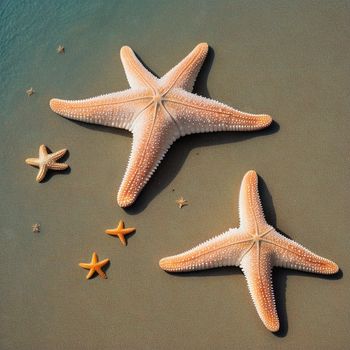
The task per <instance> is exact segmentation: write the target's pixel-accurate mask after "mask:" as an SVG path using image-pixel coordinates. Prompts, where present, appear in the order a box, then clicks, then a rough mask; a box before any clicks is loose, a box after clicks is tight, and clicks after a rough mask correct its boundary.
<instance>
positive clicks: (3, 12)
mask: <svg viewBox="0 0 350 350" xmlns="http://www.w3.org/2000/svg"><path fill="white" fill-rule="evenodd" d="M349 22H350V3H349V1H332V2H328V3H327V2H324V1H322V2H321V1H320V2H318V1H316V2H305V1H293V2H288V1H281V2H275V1H250V2H245V1H234V2H231V1H215V2H214V1H201V2H198V1H176V2H175V1H118V2H115V1H75V2H72V1H68V0H67V1H59V2H54V1H45V2H40V1H31V2H22V1H14V0H13V1H9V0H4V1H2V2H1V4H0V80H1V87H2V89H1V94H0V105H1V111H0V122H1V124H0V125H1V126H0V145H1V146H0V162H1V167H0V179H1V181H0V195H1V201H0V246H1V250H0V269H1V280H0V295H1V301H0V311H1V312H0V323H1V329H0V348H1V349H11V350H12V349H53V350H54V349H97V348H100V349H127V350H129V349H132V350H135V349H168V350H170V349H184V350H185V349H267V348H268V349H281V348H283V349H306V348H307V349H330V348H331V349H345V348H347V347H348V344H349V342H350V335H349V328H350V318H349V315H350V305H349V290H350V279H349V277H348V273H347V270H348V268H349V250H350V239H349V227H350V216H349V214H348V198H349V195H350V190H349V188H350V187H349V185H348V183H349V177H350V168H349V160H350V159H349V136H348V135H349V134H348V133H349V130H350V118H349V110H350V100H349V88H350V86H349V76H350V69H349V62H350V47H349V42H350V41H349V39H350V27H349ZM203 41H206V42H208V43H209V45H210V51H209V54H208V58H207V60H206V62H205V64H204V66H203V69H202V71H201V72H200V74H199V76H198V80H197V83H196V85H195V92H196V93H198V94H201V95H203V96H206V97H211V98H214V99H217V100H220V101H223V102H225V103H227V104H229V105H231V106H234V107H236V108H239V109H241V110H243V111H247V112H252V113H268V114H270V115H271V116H272V117H273V118H274V120H275V122H274V123H273V125H272V126H271V127H270V128H269V129H267V130H265V131H261V132H252V133H213V134H201V135H191V136H186V137H184V138H182V139H180V140H178V141H176V143H175V144H174V145H173V146H172V148H171V149H170V151H169V152H168V154H167V156H166V158H165V159H164V161H163V162H162V164H161V165H160V167H159V169H158V170H157V171H156V173H155V174H154V176H153V177H152V179H151V181H150V182H149V184H148V185H147V186H146V187H145V189H144V191H143V192H142V194H141V195H140V197H139V198H138V200H137V202H136V204H135V205H133V206H132V207H131V208H130V209H127V210H123V209H121V208H119V207H118V206H117V205H116V194H117V190H118V186H119V185H120V182H121V180H122V177H123V173H124V171H125V167H126V164H127V160H128V156H129V152H130V147H131V142H132V139H131V135H130V134H129V133H128V132H125V131H121V130H117V129H111V128H105V127H100V126H94V125H87V124H82V123H78V122H72V121H69V120H66V119H64V118H60V117H59V116H57V115H56V114H54V113H53V112H52V111H50V109H49V105H48V101H49V99H50V98H52V97H58V98H64V99H79V98H84V97H91V96H96V95H99V94H102V93H107V92H112V91H118V90H123V89H126V88H128V84H127V81H126V78H125V76H124V72H123V68H122V65H121V62H120V59H119V50H120V48H121V46H123V45H126V44H127V45H129V46H131V47H132V48H133V49H134V50H135V51H136V53H137V54H138V55H139V57H140V58H141V59H142V61H143V62H144V63H145V64H146V65H147V66H148V67H149V68H150V69H151V70H152V71H153V72H155V73H156V74H158V75H159V76H161V75H163V74H164V73H165V72H167V71H168V70H169V69H170V68H171V67H172V66H174V65H175V64H176V63H177V62H178V61H179V60H180V59H181V58H183V57H184V56H185V55H186V54H187V53H188V52H189V51H190V50H191V49H192V48H193V47H194V46H195V45H196V44H197V43H199V42H203ZM60 44H61V45H64V46H65V53H64V54H57V53H56V48H57V47H58V45H60ZM30 87H33V89H34V90H35V93H34V94H33V95H32V96H31V97H28V96H27V95H26V94H25V91H26V90H27V89H28V88H30ZM40 144H46V145H47V146H48V147H49V148H50V149H51V150H52V151H56V150H58V149H61V148H65V147H66V148H68V149H69V155H68V157H66V158H65V161H66V162H68V164H69V165H70V171H66V172H63V173H55V174H53V175H50V176H48V178H47V181H45V182H43V183H41V184H38V183H36V182H35V176H36V173H37V171H36V169H34V168H32V167H30V166H28V165H26V164H25V163H24V159H26V158H28V157H33V156H36V155H37V152H38V147H39V145H40ZM249 169H255V170H256V171H257V172H258V174H259V175H260V183H259V188H260V191H261V196H262V203H263V206H264V208H265V213H266V217H267V220H268V221H269V222H270V223H271V224H273V225H275V226H276V227H277V228H278V230H279V231H280V232H282V233H284V234H286V235H287V236H289V237H291V238H292V239H295V240H296V241H298V242H300V243H302V244H303V245H305V246H306V247H308V248H309V249H311V250H312V251H314V252H316V253H318V254H320V255H322V256H325V257H328V258H330V259H332V260H334V261H336V262H337V263H338V264H339V266H340V267H341V269H342V271H341V272H340V273H339V274H337V275H336V276H334V277H322V276H318V275H312V274H306V273H300V272H294V271H289V270H284V269H275V270H274V272H273V281H274V285H275V293H276V299H277V305H278V313H279V317H280V321H281V331H280V332H279V333H277V335H274V334H272V333H270V332H269V331H267V330H266V329H265V328H264V326H263V324H262V323H261V321H260V320H259V318H258V315H257V313H256V311H255V308H254V306H253V303H252V302H251V300H250V296H249V293H248V290H247V286H246V282H245V279H244V276H243V274H242V273H241V271H240V270H239V269H238V268H222V269H216V270H211V271H204V272H198V273H189V274H181V275H176V274H168V273H165V272H164V271H162V270H160V268H159V267H158V261H159V259H160V258H162V257H164V256H168V255H173V254H175V253H178V252H181V251H183V250H185V249H188V248H190V247H192V246H193V245H195V244H197V243H199V242H201V241H204V240H206V239H208V238H210V237H212V236H214V235H216V234H219V233H221V232H224V231H226V230H227V229H228V228H229V227H234V226H237V225H238V208H237V205H238V191H239V186H240V182H241V179H242V177H243V175H244V173H245V172H246V171H247V170H249ZM181 196H183V197H184V198H185V199H186V200H188V204H189V205H188V206H186V207H184V208H182V209H179V208H178V207H177V205H176V203H175V201H176V199H178V198H179V197H181ZM119 219H124V221H125V223H126V225H127V226H133V227H136V228H137V231H136V233H135V234H133V235H131V236H129V237H128V246H127V247H123V246H122V245H121V244H120V242H119V241H118V239H116V238H114V237H111V236H107V235H106V234H104V230H105V229H107V228H111V227H114V226H115V225H116V224H117V221H118V220H119ZM35 223H40V224H41V230H40V233H33V232H32V225H33V224H35ZM93 251H96V252H97V253H98V255H99V257H100V259H104V258H109V259H110V260H111V263H110V265H109V267H108V268H107V270H106V273H107V275H108V279H107V280H102V279H100V278H99V277H96V278H94V279H91V280H89V281H86V280H85V275H86V271H85V270H82V269H81V268H79V267H78V263H79V262H83V261H89V260H90V258H91V254H92V252H93Z"/></svg>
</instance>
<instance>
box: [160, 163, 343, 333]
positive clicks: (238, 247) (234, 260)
mask: <svg viewBox="0 0 350 350" xmlns="http://www.w3.org/2000/svg"><path fill="white" fill-rule="evenodd" d="M239 217H240V227H239V228H232V229H229V230H228V231H227V232H225V233H223V234H221V235H219V236H216V237H214V238H212V239H210V240H208V241H206V242H204V243H202V244H199V245H198V246H196V247H195V248H192V249H190V250H188V251H186V252H184V253H182V254H178V255H175V256H171V257H167V258H163V259H161V260H160V262H159V265H160V267H161V268H162V269H163V270H166V271H170V272H185V271H195V270H203V269H210V268H215V267H220V266H240V267H241V269H242V270H243V273H244V275H245V277H246V279H247V283H248V288H249V292H250V295H251V297H252V299H253V302H254V305H255V307H256V310H257V312H258V314H259V316H260V318H261V320H262V322H263V323H264V325H265V326H266V327H267V328H268V329H269V330H270V331H272V332H276V331H278V329H279V320H278V315H277V311H276V305H275V298H274V293H273V288H272V279H271V272H272V268H273V267H274V266H280V267H285V268H290V269H296V270H301V271H306V272H312V273H322V274H333V273H336V272H337V271H338V266H337V265H336V264H335V263H334V262H332V261H330V260H328V259H325V258H322V257H321V256H318V255H316V254H314V253H312V252H311V251H310V250H308V249H306V248H304V247H303V246H301V245H300V244H298V243H296V242H294V241H292V240H290V239H288V238H286V237H284V236H282V235H281V234H280V233H278V232H277V231H276V230H275V229H274V228H273V227H272V226H270V225H269V224H268V223H267V222H266V221H265V218H264V212H263V209H262V206H261V203H260V198H259V192H258V178H257V175H256V173H255V171H252V170H251V171H249V172H247V173H246V174H245V176H244V178H243V181H242V185H241V190H240V195H239Z"/></svg>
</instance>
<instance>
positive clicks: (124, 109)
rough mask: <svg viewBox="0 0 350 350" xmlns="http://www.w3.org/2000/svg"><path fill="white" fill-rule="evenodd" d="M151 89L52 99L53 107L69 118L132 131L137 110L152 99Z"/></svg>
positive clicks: (51, 105)
mask: <svg viewBox="0 0 350 350" xmlns="http://www.w3.org/2000/svg"><path fill="white" fill-rule="evenodd" d="M151 95H152V94H151V91H150V90H149V89H138V90H136V89H128V90H124V91H121V92H115V93H112V94H106V95H101V96H97V97H92V98H88V99H84V100H76V101H68V100H60V99H56V98H54V99H52V100H50V107H51V109H52V110H53V111H54V112H55V113H57V114H60V115H62V116H64V117H66V118H68V119H73V120H78V121H82V122H86V123H92V124H101V125H106V126H112V127H115V128H122V129H126V130H129V131H130V128H131V125H132V123H133V120H134V117H135V116H136V115H137V111H139V110H142V109H143V108H144V106H145V104H146V103H147V101H148V102H149V101H151Z"/></svg>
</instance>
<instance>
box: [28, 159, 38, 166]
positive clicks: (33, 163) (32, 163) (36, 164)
mask: <svg viewBox="0 0 350 350" xmlns="http://www.w3.org/2000/svg"><path fill="white" fill-rule="evenodd" d="M25 162H26V163H27V164H29V165H32V166H36V167H38V166H39V159H38V158H27V159H26V160H25Z"/></svg>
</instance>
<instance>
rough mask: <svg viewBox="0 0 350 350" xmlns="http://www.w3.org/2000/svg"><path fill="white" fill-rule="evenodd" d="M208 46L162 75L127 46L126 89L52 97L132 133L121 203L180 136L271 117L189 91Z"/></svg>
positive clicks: (243, 126) (264, 122)
mask: <svg viewBox="0 0 350 350" xmlns="http://www.w3.org/2000/svg"><path fill="white" fill-rule="evenodd" d="M207 52H208V45H207V44H206V43H202V44H199V45H197V46H196V47H195V49H194V50H193V51H192V52H191V53H190V54H189V55H188V56H187V57H185V58H184V59H183V60H182V61H181V62H180V63H179V64H178V65H176V66H175V67H174V68H173V69H171V70H170V71H169V72H168V73H167V74H165V75H164V76H163V77H162V78H160V79H158V78H157V77H155V76H154V75H153V74H152V73H150V72H149V71H148V70H147V69H146V68H145V67H144V66H143V65H142V64H141V63H140V61H139V60H138V59H137V57H136V55H135V54H134V52H133V51H132V50H131V48H129V47H127V46H124V47H122V48H121V51H120V56H121V60H122V63H123V66H124V69H125V73H126V76H127V79H128V82H129V84H130V87H131V88H130V89H128V90H124V91H121V92H116V93H112V94H107V95H102V96H98V97H94V98H90V99H85V100H77V101H67V100H59V99H52V100H51V101H50V107H51V109H52V110H53V111H54V112H56V113H58V114H60V115H62V116H64V117H67V118H69V119H75V120H79V121H83V122H87V123H94V124H102V125H106V126H111V127H116V128H123V129H126V130H129V131H131V132H132V133H133V145H132V149H131V155H130V158H129V163H128V166H127V169H126V173H125V175H124V178H123V181H122V184H121V186H120V189H119V192H118V198H117V200H118V204H119V205H120V206H121V207H127V206H129V205H131V204H132V203H133V202H134V201H135V200H136V198H137V196H138V194H139V193H140V192H141V190H142V189H143V187H144V186H145V185H146V183H147V182H148V180H149V179H150V177H151V176H152V174H153V172H154V171H155V170H156V168H157V167H158V165H159V163H160V161H161V160H162V158H163V157H164V155H165V153H166V152H167V150H168V149H169V147H170V146H171V144H172V143H173V142H174V141H175V140H176V139H178V138H179V137H180V136H184V135H188V134H192V133H200V132H210V131H251V130H258V129H263V128H266V127H267V126H269V125H270V123H271V121H272V119H271V117H270V116H268V115H254V114H249V113H243V112H240V111H238V110H235V109H233V108H231V107H229V106H226V105H224V104H223V103H220V102H217V101H214V100H212V99H208V98H205V97H201V96H198V95H195V94H192V93H191V91H192V88H193V85H194V82H195V80H196V77H197V75H198V72H199V70H200V68H201V66H202V64H203V61H204V59H205V57H206V55H207Z"/></svg>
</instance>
